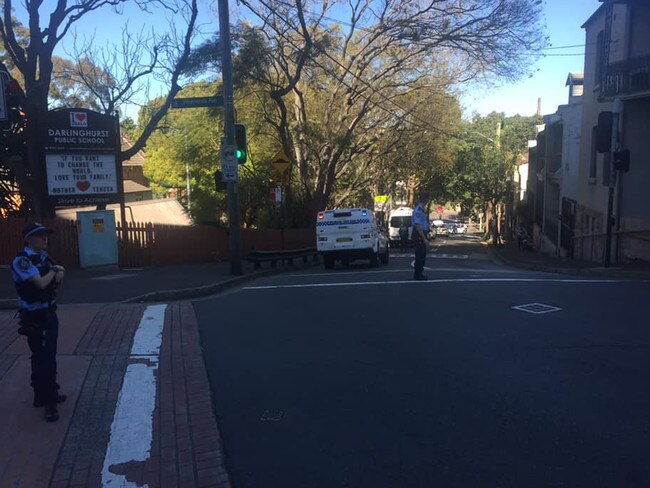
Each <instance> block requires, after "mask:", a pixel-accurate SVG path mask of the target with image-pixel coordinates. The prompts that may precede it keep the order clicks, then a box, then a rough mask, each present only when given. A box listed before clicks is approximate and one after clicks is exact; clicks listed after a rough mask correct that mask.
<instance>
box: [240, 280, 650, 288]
mask: <svg viewBox="0 0 650 488" xmlns="http://www.w3.org/2000/svg"><path fill="white" fill-rule="evenodd" d="M435 283H576V284H594V283H650V280H606V279H603V280H580V279H560V278H548V279H547V278H457V279H454V278H448V279H437V280H431V279H430V280H427V281H416V280H408V281H353V282H349V283H346V282H339V283H304V284H299V285H261V286H246V287H244V288H242V290H275V289H279V288H329V287H336V286H373V285H374V286H377V285H382V286H385V285H419V286H422V285H431V284H435Z"/></svg>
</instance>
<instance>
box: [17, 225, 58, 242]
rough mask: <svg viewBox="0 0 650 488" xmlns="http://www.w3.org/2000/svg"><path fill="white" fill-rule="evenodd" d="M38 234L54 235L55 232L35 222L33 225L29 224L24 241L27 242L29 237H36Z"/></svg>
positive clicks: (24, 233) (24, 230)
mask: <svg viewBox="0 0 650 488" xmlns="http://www.w3.org/2000/svg"><path fill="white" fill-rule="evenodd" d="M37 234H54V231H53V230H52V229H48V228H47V227H45V226H44V225H43V224H39V223H38V222H34V223H33V224H29V225H28V226H27V227H25V228H24V229H23V240H26V239H27V238H28V237H31V236H35V235H37Z"/></svg>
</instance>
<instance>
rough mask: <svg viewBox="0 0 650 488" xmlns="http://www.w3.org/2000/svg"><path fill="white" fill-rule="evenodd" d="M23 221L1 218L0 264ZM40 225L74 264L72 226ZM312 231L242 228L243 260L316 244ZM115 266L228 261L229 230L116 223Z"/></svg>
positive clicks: (60, 256)
mask: <svg viewBox="0 0 650 488" xmlns="http://www.w3.org/2000/svg"><path fill="white" fill-rule="evenodd" d="M27 223H28V221H27V220H26V219H17V218H11V219H0V265H8V264H10V263H11V260H12V259H13V257H14V256H15V255H16V252H17V251H18V250H19V249H21V247H22V228H23V227H24V226H25V225H26V224H27ZM43 224H44V225H46V226H47V227H49V228H51V229H53V230H54V231H55V232H56V235H55V236H54V237H53V238H52V239H51V241H50V253H51V254H52V256H53V257H55V258H56V260H57V262H60V263H61V264H63V265H64V266H67V267H78V266H79V246H78V238H77V225H76V223H75V222H72V221H67V220H58V219H57V220H47V221H44V222H43ZM315 235H316V234H315V231H314V229H284V230H278V229H242V258H243V257H245V256H246V255H247V254H248V253H249V252H250V251H253V250H261V251H274V250H284V249H300V248H305V247H312V246H315V245H316V244H315V239H316V237H315ZM117 237H118V252H119V265H120V267H122V268H146V267H151V266H169V265H178V264H192V263H206V262H216V261H227V260H228V259H230V246H229V242H228V231H227V230H226V229H224V228H221V227H212V226H191V227H190V226H178V225H161V224H151V223H128V224H127V228H126V235H125V236H124V238H123V233H122V227H121V225H118V226H117Z"/></svg>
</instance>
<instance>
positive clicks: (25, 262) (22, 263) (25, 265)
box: [18, 257, 32, 271]
mask: <svg viewBox="0 0 650 488" xmlns="http://www.w3.org/2000/svg"><path fill="white" fill-rule="evenodd" d="M31 265H32V262H31V261H30V260H29V258H26V257H22V258H19V259H18V267H19V268H20V269H21V270H23V271H27V270H28V269H29V267H30V266H31Z"/></svg>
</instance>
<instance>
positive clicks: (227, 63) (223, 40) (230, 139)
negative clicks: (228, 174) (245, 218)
mask: <svg viewBox="0 0 650 488" xmlns="http://www.w3.org/2000/svg"><path fill="white" fill-rule="evenodd" d="M219 44H220V45H221V77H222V83H223V109H224V110H223V132H224V140H225V143H226V144H229V145H234V144H235V106H234V95H233V92H234V90H233V83H232V52H231V47H230V13H229V12H228V0H219ZM237 186H238V185H237V181H236V180H235V181H229V182H228V225H229V228H230V274H233V275H241V274H242V265H241V230H240V228H239V198H238V196H239V191H238V188H237Z"/></svg>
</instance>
